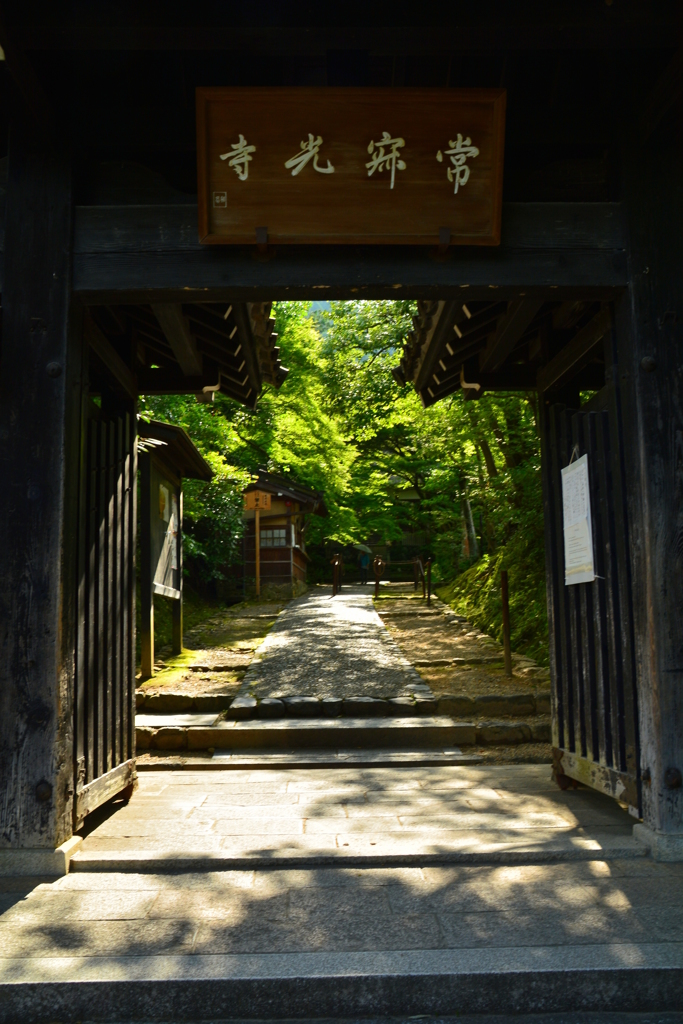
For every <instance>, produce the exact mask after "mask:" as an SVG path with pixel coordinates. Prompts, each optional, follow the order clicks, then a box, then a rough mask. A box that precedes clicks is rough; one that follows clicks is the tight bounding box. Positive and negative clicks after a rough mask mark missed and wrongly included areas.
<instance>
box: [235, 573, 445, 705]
mask: <svg viewBox="0 0 683 1024" xmlns="http://www.w3.org/2000/svg"><path fill="white" fill-rule="evenodd" d="M239 693H240V695H245V696H246V695H249V694H251V695H253V696H255V697H258V698H263V697H278V698H279V697H286V696H300V695H301V696H303V695H306V696H313V697H355V696H358V695H363V696H366V697H384V698H386V697H399V696H410V695H416V694H421V695H426V696H431V690H430V689H429V686H428V685H427V684H426V683H425V682H424V681H423V679H422V678H421V676H420V675H419V674H418V673H417V671H416V670H415V669H414V668H413V666H412V665H411V664H410V663H409V662H408V661H407V659H406V658H405V657H404V656H403V655H402V653H401V651H400V650H399V648H398V646H397V644H396V642H395V641H394V640H393V639H392V637H391V635H390V634H389V631H388V630H387V629H386V627H385V626H384V624H383V622H382V620H381V619H380V617H379V615H378V614H377V612H376V611H375V609H374V606H373V603H372V591H371V589H370V588H369V587H362V586H355V587H354V586H351V587H344V588H343V590H342V591H341V593H340V594H337V596H336V597H332V589H331V587H316V588H315V589H314V590H312V591H309V592H308V593H307V594H305V595H304V596H303V597H300V598H297V599H296V600H295V601H292V602H290V604H288V605H287V607H286V608H285V609H284V611H283V612H281V614H280V615H279V616H278V618H277V621H276V622H275V625H274V626H273V629H272V630H271V632H270V633H269V634H268V636H267V637H266V639H265V640H264V642H263V643H262V644H261V646H260V647H259V648H258V650H257V651H256V655H255V657H254V660H253V662H252V663H251V666H250V667H249V669H248V670H247V673H246V675H245V677H244V680H243V682H242V686H241V688H240V691H239Z"/></svg>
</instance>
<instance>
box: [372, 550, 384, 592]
mask: <svg viewBox="0 0 683 1024" xmlns="http://www.w3.org/2000/svg"><path fill="white" fill-rule="evenodd" d="M372 569H373V572H374V573H375V598H378V597H379V581H380V578H381V576H382V572H383V570H384V559H383V558H380V557H379V555H376V556H375V558H374V559H373V562H372Z"/></svg>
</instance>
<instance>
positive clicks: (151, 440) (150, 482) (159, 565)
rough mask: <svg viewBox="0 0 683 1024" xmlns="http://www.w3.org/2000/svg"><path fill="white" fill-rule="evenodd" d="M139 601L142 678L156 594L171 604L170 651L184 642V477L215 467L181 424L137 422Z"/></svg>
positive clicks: (148, 672) (150, 669) (204, 475)
mask: <svg viewBox="0 0 683 1024" xmlns="http://www.w3.org/2000/svg"><path fill="white" fill-rule="evenodd" d="M138 459H139V465H140V603H141V611H142V615H141V630H140V634H141V670H142V678H143V679H149V678H150V677H151V676H153V675H154V595H155V594H159V595H161V596H162V597H165V598H168V599H169V600H171V601H172V602H173V653H174V654H180V651H181V650H182V646H183V534H182V526H183V477H188V478H189V479H191V480H210V479H211V477H212V476H213V470H212V469H211V467H210V466H209V464H208V462H206V461H205V460H204V459H203V457H202V456H201V454H200V453H199V451H198V450H197V448H195V446H194V444H193V443H192V441H191V440H190V437H189V435H188V434H187V432H186V431H185V430H183V428H182V427H177V426H174V425H173V424H172V423H160V422H158V421H152V422H151V423H145V421H144V420H140V422H139V425H138Z"/></svg>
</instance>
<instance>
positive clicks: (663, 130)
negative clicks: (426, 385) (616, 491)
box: [615, 114, 683, 859]
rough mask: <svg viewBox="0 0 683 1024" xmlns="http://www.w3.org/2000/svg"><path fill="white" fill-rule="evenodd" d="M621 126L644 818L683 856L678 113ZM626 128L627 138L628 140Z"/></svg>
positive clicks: (646, 836)
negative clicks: (653, 126)
mask: <svg viewBox="0 0 683 1024" xmlns="http://www.w3.org/2000/svg"><path fill="white" fill-rule="evenodd" d="M674 121H675V118H674V119H670V120H669V122H668V123H667V122H666V119H665V120H664V121H663V122H662V123H661V124H660V125H659V127H658V128H656V129H655V130H654V131H653V132H652V133H650V132H649V128H650V127H651V123H643V122H642V121H639V120H638V118H637V117H636V116H635V114H634V116H633V118H632V119H631V120H630V121H629V123H628V124H627V125H626V126H625V128H624V136H623V138H624V144H623V148H622V152H623V183H624V202H625V206H626V212H627V217H628V229H629V237H630V243H629V288H628V293H627V294H626V295H625V296H624V299H623V301H622V302H621V303H620V304H619V305H618V308H617V314H616V324H615V341H616V346H617V356H618V371H619V375H620V392H621V396H622V402H623V422H624V427H625V439H626V444H625V454H624V461H625V467H624V468H625V473H626V478H627V480H628V483H629V486H628V493H629V500H630V505H631V508H630V513H631V514H630V521H631V551H632V569H633V575H634V580H633V582H634V587H633V593H634V603H635V608H634V614H635V633H636V657H637V669H638V682H639V685H638V699H639V723H640V749H641V766H642V778H643V787H642V788H643V816H644V824H643V825H638V826H636V835H637V836H638V837H639V838H640V839H642V840H644V841H645V842H647V843H648V844H649V845H650V846H651V848H652V850H653V853H654V854H655V856H658V857H660V858H662V859H683V789H682V788H681V781H682V773H683V387H682V380H681V374H682V373H683V190H682V189H681V182H683V163H682V161H681V131H680V125H678V124H677V123H674ZM636 139H637V143H636Z"/></svg>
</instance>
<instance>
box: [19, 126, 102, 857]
mask: <svg viewBox="0 0 683 1024" xmlns="http://www.w3.org/2000/svg"><path fill="white" fill-rule="evenodd" d="M25 121H26V118H25V115H22V117H21V118H18V119H17V121H16V122H13V123H12V126H11V130H10V156H9V178H8V183H7V212H6V214H5V261H4V268H5V269H4V281H3V288H2V306H3V309H2V354H1V357H0V358H1V362H0V472H1V478H2V481H3V484H2V493H1V494H0V538H2V542H1V543H0V847H5V848H7V847H10V848H18V849H26V848H34V849H44V850H54V848H55V847H56V846H58V845H59V844H60V843H62V842H64V840H66V839H68V838H69V836H70V835H71V831H72V807H73V798H74V788H75V784H74V763H73V695H74V679H75V656H74V655H75V650H76V625H77V620H78V614H77V609H78V588H77V581H78V576H77V567H78V550H77V544H78V522H79V511H78V510H79V489H80V483H79V481H80V461H81V437H82V434H81V426H82V408H83V406H82V394H83V376H82V375H83V360H84V352H83V342H82V320H81V316H80V307H79V306H78V305H75V304H74V303H73V301H72V295H71V235H72V229H71V220H72V199H71V171H70V162H69V159H68V158H67V157H66V156H65V155H64V154H62V153H59V152H56V151H51V152H45V151H40V150H39V149H36V148H33V146H29V144H28V143H27V142H26V141H25V140H24V138H23V137H22V135H21V131H22V128H21V127H20V126H21V125H23V124H24V123H25ZM25 130H26V131H30V130H31V128H30V126H29V124H26V128H25Z"/></svg>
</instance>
